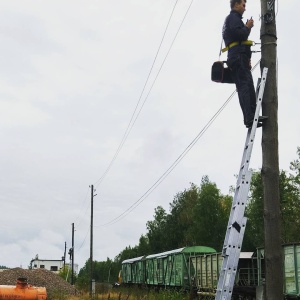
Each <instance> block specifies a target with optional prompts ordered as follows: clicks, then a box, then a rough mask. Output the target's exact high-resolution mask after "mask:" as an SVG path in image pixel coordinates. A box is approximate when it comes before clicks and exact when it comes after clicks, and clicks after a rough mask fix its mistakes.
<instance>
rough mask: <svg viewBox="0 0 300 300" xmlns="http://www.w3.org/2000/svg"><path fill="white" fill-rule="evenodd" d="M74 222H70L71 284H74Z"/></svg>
mask: <svg viewBox="0 0 300 300" xmlns="http://www.w3.org/2000/svg"><path fill="white" fill-rule="evenodd" d="M74 252H75V251H74V223H72V268H71V269H72V274H71V284H72V285H73V284H74Z"/></svg>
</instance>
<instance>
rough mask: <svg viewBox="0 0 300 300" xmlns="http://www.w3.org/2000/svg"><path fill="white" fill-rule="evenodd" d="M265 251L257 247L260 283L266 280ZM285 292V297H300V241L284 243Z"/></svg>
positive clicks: (260, 284)
mask: <svg viewBox="0 0 300 300" xmlns="http://www.w3.org/2000/svg"><path fill="white" fill-rule="evenodd" d="M264 258H265V251H264V249H263V248H259V249H257V259H258V271H259V273H258V284H259V286H263V284H264V281H265V272H264V269H265V264H264ZM283 262H284V265H283V266H284V267H283V280H284V282H283V292H284V298H285V299H300V243H296V244H285V245H283Z"/></svg>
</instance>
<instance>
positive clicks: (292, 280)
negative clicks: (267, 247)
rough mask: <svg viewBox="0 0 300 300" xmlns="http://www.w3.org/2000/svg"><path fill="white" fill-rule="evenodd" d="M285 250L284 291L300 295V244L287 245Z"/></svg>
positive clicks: (288, 293)
mask: <svg viewBox="0 0 300 300" xmlns="http://www.w3.org/2000/svg"><path fill="white" fill-rule="evenodd" d="M283 251H284V293H285V294H286V295H294V296H300V291H299V286H300V245H299V244H292V245H285V246H284V247H283Z"/></svg>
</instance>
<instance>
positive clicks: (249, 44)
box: [222, 40, 254, 53]
mask: <svg viewBox="0 0 300 300" xmlns="http://www.w3.org/2000/svg"><path fill="white" fill-rule="evenodd" d="M253 44H254V42H253V41H250V40H247V41H242V42H232V43H230V44H229V45H228V46H227V47H225V48H223V49H222V53H224V52H226V51H228V50H229V49H230V48H232V47H234V46H237V45H247V46H253Z"/></svg>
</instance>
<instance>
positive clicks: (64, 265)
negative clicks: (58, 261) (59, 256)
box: [64, 242, 67, 270]
mask: <svg viewBox="0 0 300 300" xmlns="http://www.w3.org/2000/svg"><path fill="white" fill-rule="evenodd" d="M66 254H67V242H65V252H64V270H65V267H66Z"/></svg>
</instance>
